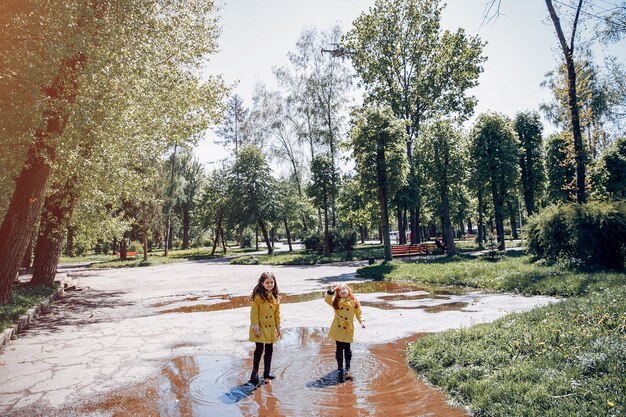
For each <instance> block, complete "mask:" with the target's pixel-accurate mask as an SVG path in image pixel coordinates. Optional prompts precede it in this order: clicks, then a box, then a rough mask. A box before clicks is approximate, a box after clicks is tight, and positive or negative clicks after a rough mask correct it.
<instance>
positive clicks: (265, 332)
mask: <svg viewBox="0 0 626 417" xmlns="http://www.w3.org/2000/svg"><path fill="white" fill-rule="evenodd" d="M269 298H270V302H267V301H266V300H264V299H263V298H261V296H260V295H258V294H257V295H255V296H254V299H253V300H252V303H251V308H250V337H249V339H250V341H251V342H255V343H257V342H258V343H274V342H275V341H276V339H277V335H276V328H277V327H280V304H278V300H277V299H276V298H274V296H273V295H272V294H269ZM254 326H258V327H259V330H261V337H256V336H255V335H254V331H253V330H252V329H253V327H254Z"/></svg>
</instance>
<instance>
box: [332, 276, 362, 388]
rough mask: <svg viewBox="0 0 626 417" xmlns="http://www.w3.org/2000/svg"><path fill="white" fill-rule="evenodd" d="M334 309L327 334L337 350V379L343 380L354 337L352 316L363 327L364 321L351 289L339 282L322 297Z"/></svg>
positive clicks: (357, 301) (348, 364)
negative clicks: (344, 365)
mask: <svg viewBox="0 0 626 417" xmlns="http://www.w3.org/2000/svg"><path fill="white" fill-rule="evenodd" d="M324 301H326V302H327V303H328V304H329V305H330V306H331V307H332V308H333V309H334V310H335V318H334V319H333V323H332V324H331V325H330V331H329V332H328V336H330V337H331V338H332V339H334V340H335V342H336V344H337V350H336V352H335V358H336V359H337V368H338V369H339V381H340V382H344V381H345V380H346V378H352V377H351V376H350V360H351V359H352V350H351V349H350V343H352V339H353V337H354V317H355V316H356V319H357V321H358V322H359V323H360V324H361V327H362V328H365V321H364V320H363V318H362V317H361V304H360V303H359V300H357V299H356V297H355V296H354V294H353V293H352V289H351V288H350V287H349V286H347V285H345V284H341V285H338V286H336V287H335V288H334V289H329V290H328V291H327V292H326V297H325V298H324ZM344 357H345V360H346V368H345V370H344V368H343V363H344V362H343V360H344Z"/></svg>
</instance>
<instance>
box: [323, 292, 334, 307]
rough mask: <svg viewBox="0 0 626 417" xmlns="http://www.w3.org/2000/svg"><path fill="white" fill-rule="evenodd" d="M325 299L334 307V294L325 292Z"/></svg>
mask: <svg viewBox="0 0 626 417" xmlns="http://www.w3.org/2000/svg"><path fill="white" fill-rule="evenodd" d="M324 301H326V304H328V305H329V306H331V307H333V294H328V293H325V295H324ZM333 308H335V307H333Z"/></svg>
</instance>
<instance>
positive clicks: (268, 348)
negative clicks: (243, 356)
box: [252, 342, 274, 376]
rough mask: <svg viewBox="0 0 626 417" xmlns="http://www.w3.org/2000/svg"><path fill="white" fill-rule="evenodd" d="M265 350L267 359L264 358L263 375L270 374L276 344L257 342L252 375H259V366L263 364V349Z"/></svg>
mask: <svg viewBox="0 0 626 417" xmlns="http://www.w3.org/2000/svg"><path fill="white" fill-rule="evenodd" d="M264 348H265V357H264V358H263V366H264V368H263V373H264V374H265V375H267V374H269V373H270V368H271V367H272V353H274V344H272V343H260V342H256V348H255V349H254V360H253V362H252V375H253V376H254V375H258V373H259V364H260V363H261V356H262V355H263V349H264Z"/></svg>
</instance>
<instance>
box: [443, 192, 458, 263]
mask: <svg viewBox="0 0 626 417" xmlns="http://www.w3.org/2000/svg"><path fill="white" fill-rule="evenodd" d="M441 206H442V211H443V213H442V215H441V220H442V225H441V226H442V229H443V242H444V244H445V246H446V254H447V255H448V256H453V255H456V245H455V243H454V228H453V227H452V221H451V220H450V201H449V198H448V193H447V192H444V193H443V194H442V195H441Z"/></svg>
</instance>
